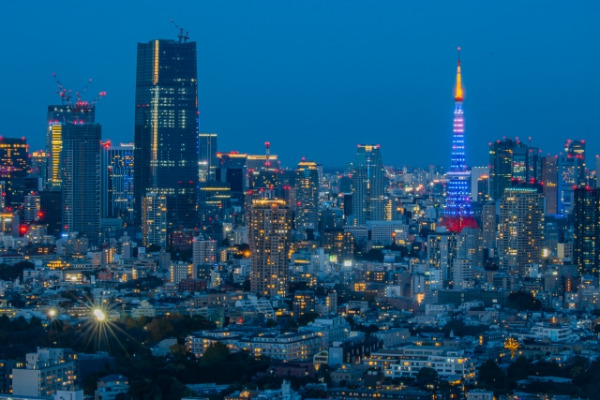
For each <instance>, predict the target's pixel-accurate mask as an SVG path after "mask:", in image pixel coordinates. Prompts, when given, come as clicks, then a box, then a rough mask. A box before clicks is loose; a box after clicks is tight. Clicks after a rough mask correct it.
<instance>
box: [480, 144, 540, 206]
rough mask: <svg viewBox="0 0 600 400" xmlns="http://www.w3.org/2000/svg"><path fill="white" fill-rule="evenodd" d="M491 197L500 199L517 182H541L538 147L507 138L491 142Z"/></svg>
mask: <svg viewBox="0 0 600 400" xmlns="http://www.w3.org/2000/svg"><path fill="white" fill-rule="evenodd" d="M489 154H490V164H489V166H490V197H491V198H492V199H494V200H499V199H500V198H502V196H503V194H504V189H506V188H507V187H510V186H511V185H513V184H515V183H539V182H540V180H541V179H542V158H541V157H540V150H539V149H538V148H537V147H532V146H530V145H527V144H525V143H523V142H521V141H520V140H518V139H517V140H513V139H510V138H505V139H503V140H497V141H496V142H494V143H490V151H489Z"/></svg>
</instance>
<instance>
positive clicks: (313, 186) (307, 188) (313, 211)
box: [295, 161, 319, 230]
mask: <svg viewBox="0 0 600 400" xmlns="http://www.w3.org/2000/svg"><path fill="white" fill-rule="evenodd" d="M295 198H296V207H297V208H296V228H297V229H302V230H305V229H314V230H316V229H317V228H318V224H319V171H318V170H317V163H315V162H314V161H300V162H299V163H298V169H296V181H295Z"/></svg>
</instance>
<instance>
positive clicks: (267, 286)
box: [248, 200, 291, 297]
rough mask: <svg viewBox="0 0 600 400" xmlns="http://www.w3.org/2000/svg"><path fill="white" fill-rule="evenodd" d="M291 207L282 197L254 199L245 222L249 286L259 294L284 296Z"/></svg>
mask: <svg viewBox="0 0 600 400" xmlns="http://www.w3.org/2000/svg"><path fill="white" fill-rule="evenodd" d="M290 231H291V210H290V208H289V207H288V206H287V205H286V203H285V201H283V200H253V202H252V206H251V209H250V217H249V221H248V240H249V242H250V243H249V245H250V251H251V253H252V254H251V256H250V288H251V290H252V292H254V293H256V294H257V295H259V296H267V297H271V296H285V295H286V293H287V286H288V251H289V248H290Z"/></svg>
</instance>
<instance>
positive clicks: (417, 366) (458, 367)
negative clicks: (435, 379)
mask: <svg viewBox="0 0 600 400" xmlns="http://www.w3.org/2000/svg"><path fill="white" fill-rule="evenodd" d="M365 363H366V364H367V365H369V366H374V367H378V368H381V369H382V370H383V372H384V375H385V376H386V377H387V378H391V379H393V378H401V377H410V378H415V377H416V376H417V374H418V373H419V371H420V370H421V368H432V369H434V370H435V371H436V372H437V374H438V376H439V377H440V378H447V377H449V376H452V375H454V376H460V377H462V378H464V379H473V378H475V364H474V363H473V361H472V360H471V359H470V358H469V357H467V356H465V354H464V351H462V350H454V349H453V350H448V349H447V348H443V347H434V346H406V347H402V348H400V349H398V350H395V351H387V352H381V351H380V352H375V353H373V354H371V356H370V357H369V358H367V359H366V360H365Z"/></svg>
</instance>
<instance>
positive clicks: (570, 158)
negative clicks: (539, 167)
mask: <svg viewBox="0 0 600 400" xmlns="http://www.w3.org/2000/svg"><path fill="white" fill-rule="evenodd" d="M585 184H586V179H585V141H584V140H574V141H573V140H567V142H566V143H565V153H564V154H561V156H560V157H559V158H558V207H557V208H558V210H557V213H558V214H560V215H567V214H570V213H571V212H572V211H573V201H574V199H573V191H574V188H576V187H584V186H585Z"/></svg>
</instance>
